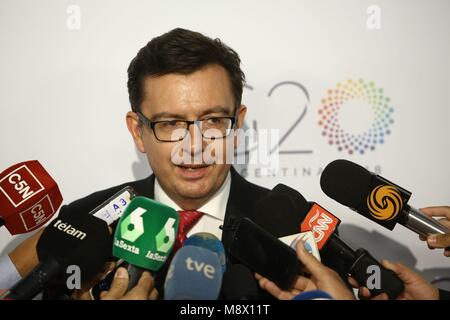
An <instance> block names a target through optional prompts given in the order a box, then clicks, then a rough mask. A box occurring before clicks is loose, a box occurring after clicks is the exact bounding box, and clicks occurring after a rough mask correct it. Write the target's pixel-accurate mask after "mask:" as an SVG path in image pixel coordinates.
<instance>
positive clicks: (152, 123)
mask: <svg viewBox="0 0 450 320" xmlns="http://www.w3.org/2000/svg"><path fill="white" fill-rule="evenodd" d="M237 109H239V107H237V108H236V111H237ZM236 111H235V112H236ZM136 114H137V116H138V118H139V121H140V122H142V123H144V124H145V125H146V126H147V127H148V128H151V129H152V131H153V134H154V135H155V138H156V140H158V141H160V142H178V141H182V140H183V139H184V138H186V136H187V134H188V132H189V127H190V126H191V124H197V126H198V128H199V129H201V128H200V126H199V124H201V123H202V122H203V121H205V120H210V119H216V118H221V119H229V120H231V127H230V129H232V128H233V126H234V125H235V123H236V115H235V116H227V117H209V118H205V119H201V120H179V119H174V120H159V121H151V120H150V119H149V118H147V117H146V116H145V115H144V114H143V113H142V112H141V111H136ZM170 121H179V122H185V123H187V128H186V134H185V135H184V137H183V138H180V139H178V140H162V139H159V138H158V135H157V134H156V131H155V125H156V124H157V123H162V122H170ZM230 129H227V130H230ZM200 133H201V134H202V138H203V139H208V140H216V139H224V138H226V137H228V136H229V135H230V133H228V134H227V135H225V136H223V137H221V138H208V137H205V136H204V135H203V132H202V131H201V130H200Z"/></svg>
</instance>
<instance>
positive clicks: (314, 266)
mask: <svg viewBox="0 0 450 320" xmlns="http://www.w3.org/2000/svg"><path fill="white" fill-rule="evenodd" d="M296 249H297V257H298V259H299V260H300V261H301V262H302V263H303V265H304V266H305V267H306V269H307V270H308V271H309V273H311V275H313V276H316V277H318V276H320V274H322V271H323V270H324V268H325V266H324V265H322V264H321V263H320V261H319V260H317V259H316V258H315V257H314V256H313V255H312V254H310V253H309V252H308V251H306V249H305V242H304V241H302V240H300V241H298V242H297V248H296Z"/></svg>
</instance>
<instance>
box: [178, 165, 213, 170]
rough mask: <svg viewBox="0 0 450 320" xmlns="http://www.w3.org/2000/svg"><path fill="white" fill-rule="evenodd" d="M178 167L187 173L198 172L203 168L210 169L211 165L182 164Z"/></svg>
mask: <svg viewBox="0 0 450 320" xmlns="http://www.w3.org/2000/svg"><path fill="white" fill-rule="evenodd" d="M177 167H179V168H181V169H183V170H187V171H196V170H200V169H202V168H206V167H209V165H207V164H195V165H194V164H188V165H185V164H181V165H179V166H177Z"/></svg>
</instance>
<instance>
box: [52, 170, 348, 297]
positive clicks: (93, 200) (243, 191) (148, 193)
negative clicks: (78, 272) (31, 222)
mask: <svg viewBox="0 0 450 320" xmlns="http://www.w3.org/2000/svg"><path fill="white" fill-rule="evenodd" d="M154 182H155V176H154V175H151V176H150V177H148V178H146V179H143V180H139V181H134V182H128V183H124V184H122V185H119V186H115V187H112V188H109V189H106V190H103V191H98V192H95V193H93V194H91V195H89V196H87V197H85V198H82V199H79V200H76V201H74V202H72V203H71V204H69V205H65V206H63V207H62V208H61V211H60V212H61V214H62V213H64V214H87V213H88V212H90V211H92V210H93V209H95V208H96V207H97V206H98V205H100V204H101V203H102V202H104V201H105V200H106V199H108V198H109V197H111V196H112V195H114V194H115V193H116V192H118V191H119V190H120V189H122V188H124V187H125V186H131V187H133V188H134V190H135V191H136V192H137V194H138V195H141V196H144V197H148V198H152V199H153V198H154ZM268 192H269V189H266V188H263V187H260V186H258V185H255V184H253V183H250V182H248V181H246V180H245V179H244V178H243V177H242V176H240V175H239V173H238V172H237V171H236V170H235V169H234V168H233V167H231V188H230V196H229V198H228V203H227V207H226V211H225V218H224V226H227V225H229V223H230V218H231V217H236V218H243V217H249V216H251V215H252V210H253V207H254V206H255V203H256V202H257V201H258V200H260V199H261V198H262V197H264V196H265V195H267V193H268ZM261 227H262V228H264V226H261ZM293 230H298V227H297V226H295V227H294V228H293ZM297 232H298V231H297ZM293 233H295V232H292V230H286V234H285V235H289V234H293ZM232 236H233V232H227V231H225V230H224V231H223V233H222V239H221V240H222V243H223V245H224V247H225V251H226V252H227V251H228V249H229V247H230V244H231V241H232ZM321 255H322V260H323V262H324V263H325V264H327V265H329V266H330V267H332V268H334V269H335V270H338V272H339V270H342V266H340V265H336V262H338V260H337V259H333V258H332V257H329V255H328V254H327V253H326V252H325V253H324V254H323V253H322V254H321ZM227 261H228V263H229V264H230V263H231V264H233V263H236V262H237V261H234V260H233V259H232V258H231V257H229V256H228V255H227ZM166 265H168V264H166ZM166 271H167V268H165V269H164V268H163V270H162V271H161V273H158V275H157V278H159V281H157V280H155V283H156V287H157V289H158V291H159V292H160V295H162V290H163V282H164V281H163V280H164V278H165V273H166ZM339 273H340V274H341V276H343V277H345V273H344V274H343V273H342V272H339ZM261 298H268V296H267V295H266V294H265V293H262V296H261Z"/></svg>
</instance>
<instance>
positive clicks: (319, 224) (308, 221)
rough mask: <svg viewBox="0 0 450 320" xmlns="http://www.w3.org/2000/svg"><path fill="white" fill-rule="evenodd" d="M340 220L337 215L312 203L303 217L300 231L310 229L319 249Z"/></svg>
mask: <svg viewBox="0 0 450 320" xmlns="http://www.w3.org/2000/svg"><path fill="white" fill-rule="evenodd" d="M340 222H341V220H339V218H338V217H336V216H334V215H333V214H331V213H330V212H328V210H326V209H324V208H323V207H321V206H320V205H318V204H317V203H314V204H313V205H312V206H311V209H310V210H309V212H308V214H307V215H306V217H305V219H303V221H302V224H301V225H300V231H301V232H306V231H311V232H312V233H313V235H314V239H315V240H316V243H317V247H318V248H319V250H322V248H323V246H324V245H325V244H326V243H327V242H328V240H329V239H330V237H331V235H332V234H333V233H334V231H335V230H336V228H337V227H338V225H339V223H340Z"/></svg>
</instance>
